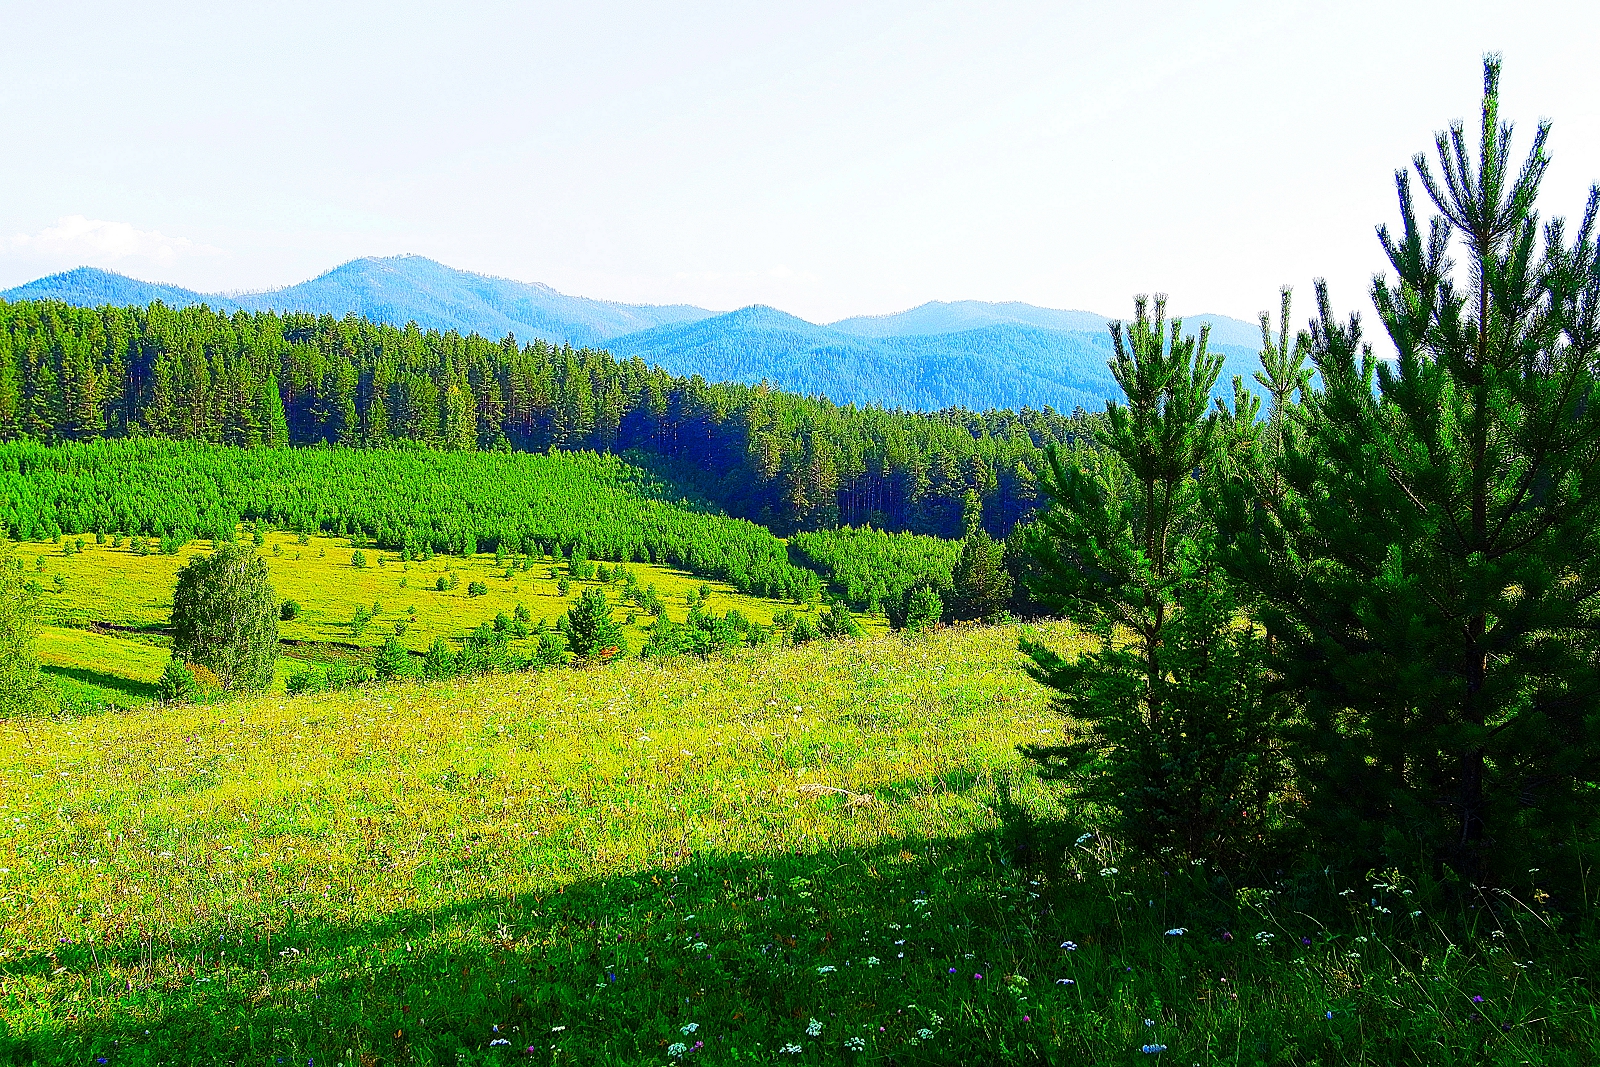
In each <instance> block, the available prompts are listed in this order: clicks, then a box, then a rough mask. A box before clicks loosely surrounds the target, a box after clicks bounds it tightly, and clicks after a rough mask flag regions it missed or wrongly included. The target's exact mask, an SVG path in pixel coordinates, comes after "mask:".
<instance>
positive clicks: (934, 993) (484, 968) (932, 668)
mask: <svg viewBox="0 0 1600 1067" xmlns="http://www.w3.org/2000/svg"><path fill="white" fill-rule="evenodd" d="M1050 634H1051V639H1052V640H1053V641H1055V642H1056V643H1058V644H1070V637H1069V635H1068V634H1066V633H1065V632H1064V631H1062V630H1061V629H1059V628H1056V629H1053V630H1051V631H1050ZM1016 637H1017V633H1016V630H1015V628H1013V627H990V628H977V629H969V628H955V629H951V630H945V631H941V632H939V633H937V634H935V635H933V636H932V637H930V638H921V639H915V640H911V639H906V638H903V637H901V636H899V635H882V636H877V637H872V638H868V639H865V640H862V641H855V642H844V643H834V642H819V643H816V644H813V645H807V646H804V647H801V648H770V647H769V648H764V649H756V650H749V651H746V652H743V653H740V654H738V655H736V656H733V657H731V658H725V659H717V660H712V661H697V660H690V661H682V662H675V663H672V664H669V665H665V666H663V665H658V664H654V663H649V662H644V661H627V662H624V663H621V664H617V665H613V666H610V667H606V668H596V669H589V670H583V671H544V672H535V673H528V674H519V675H511V676H497V677H491V678H485V679H477V680H473V681H470V682H460V683H452V684H443V685H432V686H427V685H420V684H414V683H413V684H403V685H396V686H391V687H382V686H379V687H370V688H366V689H361V690H353V691H346V692H342V693H338V694H332V695H322V696H318V697H316V698H295V699H289V700H285V699H283V698H281V697H267V698H261V699H255V700H250V701H239V702H234V703H230V704H225V705H200V706H177V707H160V706H151V707H149V708H147V709H145V710H139V711H132V712H126V713H123V714H118V715H106V716H98V717H93V718H88V719H79V720H72V721H52V722H38V723H35V724H33V725H32V726H31V727H30V729H29V733H28V735H27V736H26V737H25V736H24V735H23V732H22V731H21V730H20V729H19V728H18V727H17V725H16V724H13V725H10V726H8V727H7V728H6V733H5V735H4V736H5V743H4V749H3V755H0V1060H3V1061H5V1062H22V1063H30V1062H37V1063H41V1064H57V1063H61V1064H82V1063H94V1062H96V1059H95V1058H96V1057H101V1056H104V1057H107V1059H108V1061H109V1062H113V1063H126V1064H146V1063H151V1064H153V1063H169V1064H179V1063H223V1062H237V1063H262V1064H276V1063H279V1062H282V1063H307V1062H311V1063H315V1064H347V1065H355V1064H361V1065H374V1064H403V1063H417V1064H454V1063H504V1062H526V1061H529V1060H531V1061H533V1062H539V1063H550V1064H564V1063H572V1064H592V1063H616V1064H624V1063H626V1064H633V1063H667V1062H672V1061H675V1060H676V1059H677V1058H678V1057H677V1056H675V1055H674V1053H681V1056H682V1061H683V1062H700V1061H704V1062H709V1063H746V1062H756V1063H838V1062H858V1063H881V1064H888V1063H895V1064H915V1063H982V1062H1001V1061H1004V1062H1032V1063H1045V1062H1050V1063H1088V1062H1095V1063H1129V1062H1146V1063H1147V1062H1156V1060H1155V1059H1154V1056H1153V1054H1152V1055H1147V1054H1145V1053H1142V1052H1141V1051H1140V1049H1141V1048H1143V1047H1145V1046H1154V1045H1157V1044H1159V1045H1165V1046H1167V1049H1168V1051H1167V1052H1165V1053H1162V1054H1159V1056H1160V1059H1159V1062H1169V1061H1170V1062H1173V1063H1184V1064H1188V1063H1206V1064H1212V1063H1236V1062H1237V1063H1252V1064H1256V1063H1306V1064H1310V1063H1318V1064H1332V1063H1347V1062H1348V1063H1357V1062H1359V1063H1401V1062H1415V1063H1423V1062H1426V1063H1482V1062H1505V1063H1521V1062H1529V1063H1582V1062H1593V1060H1592V1057H1593V1056H1594V1054H1595V1053H1596V1052H1597V1051H1600V1025H1597V1023H1596V1021H1595V1016H1594V1014H1593V1007H1592V1003H1593V1002H1592V999H1591V994H1590V992H1589V991H1588V990H1587V989H1586V988H1585V987H1584V986H1583V985H1582V984H1581V983H1582V976H1583V975H1584V974H1585V973H1587V972H1588V971H1590V970H1592V961H1591V960H1589V959H1588V958H1587V953H1588V952H1589V950H1588V949H1580V950H1579V951H1567V952H1560V951H1557V952H1551V951H1550V949H1551V948H1552V947H1553V944H1555V943H1557V942H1559V941H1560V938H1559V937H1558V938H1554V939H1553V938H1552V937H1551V936H1550V933H1549V932H1548V931H1546V930H1545V929H1544V927H1543V925H1542V924H1543V923H1545V922H1546V921H1548V920H1547V919H1545V918H1543V917H1540V916H1536V915H1532V914H1531V913H1530V914H1528V915H1523V917H1522V918H1521V919H1520V920H1518V919H1509V920H1508V919H1505V918H1497V919H1494V920H1490V919H1488V918H1487V917H1486V918H1485V919H1484V920H1483V922H1482V924H1481V926H1480V928H1479V929H1477V930H1476V931H1473V932H1471V933H1469V934H1467V935H1465V936H1463V935H1462V933H1461V932H1460V926H1459V924H1453V923H1446V924H1444V925H1439V924H1436V922H1435V917H1434V916H1432V915H1431V914H1428V915H1419V916H1416V917H1411V916H1408V914H1407V913H1406V912H1405V911H1404V910H1402V909H1403V905H1402V904H1401V903H1400V902H1401V901H1405V900H1407V899H1408V898H1407V897H1406V896H1404V895H1402V893H1403V891H1402V889H1401V886H1399V885H1398V884H1392V883H1387V882H1386V883H1383V884H1382V886H1381V888H1375V887H1372V886H1368V885H1359V886H1355V887H1346V886H1338V885H1330V886H1326V887H1323V888H1324V890H1325V892H1326V898H1327V902H1331V903H1327V902H1324V905H1323V906H1322V907H1321V908H1319V909H1318V910H1316V911H1308V910H1307V906H1306V903H1305V900H1304V899H1303V894H1304V893H1305V892H1306V890H1305V888H1304V887H1301V888H1300V889H1295V888H1294V887H1288V886H1286V887H1284V888H1283V889H1282V890H1281V893H1282V896H1281V897H1280V896H1277V895H1275V891H1272V890H1253V891H1248V892H1240V893H1237V894H1236V893H1235V892H1234V891H1233V890H1232V889H1231V888H1229V887H1227V886H1218V885H1214V884H1211V883H1210V882H1209V881H1208V880H1207V879H1206V878H1205V877H1204V875H1203V873H1202V874H1199V875H1196V874H1192V873H1190V872H1188V871H1186V870H1177V871H1166V872H1163V869H1162V864H1161V862H1160V861H1159V858H1158V857H1137V856H1128V855H1118V854H1115V853H1114V852H1112V851H1109V850H1108V846H1106V845H1104V844H1103V843H1102V842H1101V841H1100V840H1099V839H1097V838H1093V837H1089V838H1085V839H1083V840H1081V841H1080V840H1078V839H1077V837H1076V836H1075V835H1076V834H1077V833H1078V832H1079V829H1080V828H1078V827H1067V828H1065V829H1062V830H1060V831H1059V832H1058V833H1057V834H1055V835H1054V836H1053V837H1040V836H1038V834H1039V831H1037V830H1035V831H1033V832H1032V833H1030V831H1029V827H1030V826H1031V825H1032V823H1031V821H1030V820H1032V819H1033V818H1035V817H1039V816H1044V815H1050V814H1052V813H1054V812H1055V808H1054V806H1053V804H1052V802H1051V801H1050V799H1049V797H1048V796H1047V795H1046V794H1045V793H1044V792H1043V791H1042V789H1041V788H1040V787H1039V786H1038V785H1037V784H1036V783H1034V782H1033V781H1032V780H1031V779H1030V778H1029V777H1028V772H1027V771H1026V770H1025V768H1024V766H1023V764H1022V761H1021V760H1020V758H1019V757H1018V756H1017V755H1016V753H1015V751H1014V746H1015V745H1016V744H1017V743H1018V742H1020V741H1023V740H1027V739H1030V738H1036V737H1038V736H1041V735H1043V734H1045V733H1051V732H1054V731H1055V730H1057V729H1058V727H1059V724H1058V721H1057V720H1056V719H1055V717H1054V715H1053V714H1052V713H1051V712H1050V711H1049V709H1048V706H1047V701H1046V699H1045V694H1044V692H1043V691H1042V690H1041V689H1040V688H1039V687H1038V686H1036V685H1035V684H1034V683H1033V682H1032V681H1030V680H1029V679H1028V678H1026V676H1025V675H1023V673H1022V672H1021V671H1020V670H1019V669H1018V667H1017V666H1016V661H1017V660H1016V656H1015V655H1014V650H1015V642H1016ZM1048 841H1056V843H1057V845H1058V846H1059V849H1060V850H1064V855H1063V854H1062V853H1061V852H1060V851H1059V850H1058V849H1057V848H1056V847H1054V846H1053V847H1051V848H1042V847H1041V843H1045V842H1048ZM1075 841H1076V842H1077V843H1076V844H1074V842H1075ZM1349 888H1354V889H1355V890H1356V892H1357V895H1356V896H1354V897H1340V896H1339V895H1338V891H1339V890H1343V889H1349ZM1312 891H1313V892H1314V891H1315V887H1313V890H1312ZM1297 893H1299V894H1301V896H1296V895H1295V894H1297ZM1369 894H1370V895H1372V896H1373V898H1374V899H1379V900H1381V901H1382V902H1383V903H1384V904H1385V905H1386V906H1387V905H1394V907H1393V908H1392V909H1389V910H1387V911H1386V912H1379V911H1377V910H1376V909H1375V908H1372V907H1369V906H1368V904H1367V898H1368V896H1369ZM1430 906H1431V905H1430ZM1313 915H1314V916H1315V917H1313ZM1179 927H1183V928H1185V930H1186V932H1185V933H1184V934H1182V935H1169V934H1168V933H1167V931H1169V930H1173V929H1176V928H1179ZM1447 928H1448V929H1449V930H1450V931H1451V932H1450V933H1449V934H1448V935H1447V934H1446V933H1444V930H1445V929H1447ZM1302 938H1304V939H1305V941H1304V942H1302V940H1301V939H1302ZM1065 944H1071V945H1073V946H1075V948H1073V949H1067V948H1064V947H1063V946H1064V945H1065ZM1530 960H1531V961H1534V962H1533V963H1531V964H1530V963H1529V962H1528V961H1530ZM1474 997H1482V998H1483V1000H1482V1001H1481V1002H1478V1001H1475V1000H1474V999H1473V998H1474ZM1328 1013H1331V1015H1330V1014H1328ZM497 1042H504V1044H497ZM675 1046H681V1047H675ZM530 1050H531V1051H530Z"/></svg>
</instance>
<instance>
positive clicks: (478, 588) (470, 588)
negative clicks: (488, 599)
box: [467, 582, 489, 596]
mask: <svg viewBox="0 0 1600 1067" xmlns="http://www.w3.org/2000/svg"><path fill="white" fill-rule="evenodd" d="M467 595H468V596H488V595H489V587H488V586H487V585H485V584H483V583H482V582H468V583H467Z"/></svg>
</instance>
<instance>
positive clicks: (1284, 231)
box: [0, 0, 1600, 322]
mask: <svg viewBox="0 0 1600 1067" xmlns="http://www.w3.org/2000/svg"><path fill="white" fill-rule="evenodd" d="M0 24H3V25H5V26H6V36H7V38H8V41H9V44H10V46H9V47H8V48H7V58H6V62H5V63H4V64H3V65H0V114H3V115H4V116H5V124H6V128H7V136H6V138H5V142H4V147H3V148H0V288H6V287H9V286H12V285H15V284H18V283H21V282H24V281H27V280H30V279H32V278H35V277H38V276H40V275H43V274H47V273H51V272H54V271H59V270H64V269H68V268H71V267H75V266H79V265H91V266H99V267H105V268H108V269H112V270H116V271H120V272H122V273H125V274H129V275H132V276H134V277H138V278H144V279H147V280H153V281H165V282H172V283H176V284H179V285H184V286H188V287H191V288H196V289H200V290H203V291H218V290H223V291H227V290H240V289H259V288H267V287H273V286H281V285H287V284H292V283H294V282H297V281H301V280H304V279H306V278H309V277H312V276H314V275H316V274H319V273H321V272H323V271H325V270H328V269H330V268H331V267H333V266H335V265H337V264H339V263H342V262H345V261H347V260H349V259H352V258H355V257H358V256H364V255H393V254H397V253H405V252H410V253H417V254H421V255H426V256H429V257H432V258H434V259H437V260H440V261H441V262H444V263H447V264H449V265H451V266H453V267H459V268H462V269H466V270H473V271H478V272H481V273H485V274H495V275H501V276H504V277H509V278H515V279H518V280H521V281H537V282H544V283H546V284H548V285H550V286H552V287H554V288H556V289H558V290H560V291H562V292H566V293H572V294H577V295H583V296H590V297H598V298H604V299H610V300H620V301H627V302H634V303H658V304H659V303H690V304H697V305H700V306H702V307H708V308H713V309H717V310H725V309H731V308H735V307H741V306H744V305H748V304H755V303H761V304H770V305H772V306H775V307H779V308H782V309H784V310H786V311H789V312H792V313H794V314H797V315H800V316H802V317H804V318H807V319H809V320H811V321H813V322H827V321H832V320H835V319H839V318H843V317H846V316H850V315H860V314H883V313H888V312H893V311H898V310H901V309H904V308H907V307H912V306H915V305H918V304H921V303H923V302H925V301H928V300H959V299H977V300H1022V301H1026V302H1028V303H1033V304H1038V305H1042V306H1045V307H1055V308H1080V309H1085V310H1091V311H1097V312H1100V313H1102V314H1109V315H1122V314H1127V313H1128V311H1129V310H1130V309H1131V298H1132V296H1133V295H1134V294H1135V293H1142V292H1160V291H1164V292H1167V293H1168V294H1170V302H1171V305H1172V308H1173V309H1174V310H1176V311H1188V312H1190V313H1195V312H1201V311H1208V312H1215V313H1220V314H1228V315H1234V316H1237V317H1240V318H1245V319H1253V318H1254V317H1255V314H1256V313H1257V312H1258V311H1260V310H1263V309H1266V308H1268V307H1275V306H1276V303H1277V298H1276V293H1277V289H1278V287H1279V286H1280V285H1282V284H1286V283H1287V284H1292V285H1294V286H1295V287H1296V290H1297V292H1298V293H1299V294H1300V297H1299V304H1298V305H1297V314H1296V318H1297V320H1303V319H1304V318H1305V317H1306V316H1307V314H1309V311H1310V282H1311V279H1312V278H1313V277H1326V278H1327V279H1328V280H1329V282H1330V285H1331V286H1332V290H1333V296H1334V301H1335V304H1336V305H1337V306H1338V307H1339V308H1341V309H1344V310H1363V309H1368V308H1370V303H1369V301H1368V299H1367V297H1366V291H1367V288H1368V286H1369V284H1370V278H1371V276H1372V274H1373V272H1374V271H1376V270H1379V269H1381V268H1382V267H1383V265H1384V264H1383V262H1382V254H1381V251H1380V249H1379V246H1378V243H1377V240H1376V238H1375V237H1374V227H1375V226H1376V225H1377V224H1378V223H1380V222H1392V221H1393V220H1394V219H1395V218H1396V215H1397V213H1396V209H1395V201H1394V179H1393V173H1394V170H1395V168H1397V167H1400V166H1404V165H1406V163H1407V161H1408V160H1409V159H1410V157H1411V156H1412V155H1413V154H1415V153H1416V152H1418V151H1420V150H1424V149H1428V148H1430V146H1431V144H1432V136H1433V133H1434V131H1436V130H1439V129H1441V128H1443V127H1445V126H1446V125H1447V124H1448V123H1449V122H1450V121H1451V120H1453V119H1457V118H1465V119H1467V120H1468V122H1469V125H1470V124H1471V123H1473V122H1475V119H1476V115H1477V107H1478V100H1479V91H1480V85H1481V56H1482V54H1483V53H1484V52H1486V51H1491V50H1495V51H1499V52H1501V53H1502V54H1503V55H1504V58H1505V74H1504V81H1503V86H1502V89H1503V91H1502V100H1503V104H1502V114H1503V115H1504V116H1506V117H1508V118H1510V119H1512V120H1513V121H1514V122H1516V124H1517V131H1518V139H1517V142H1516V143H1517V146H1518V148H1519V150H1520V149H1522V148H1525V147H1526V145H1527V144H1528V140H1529V138H1530V137H1531V134H1532V132H1533V129H1534V125H1535V123H1536V121H1537V120H1538V119H1540V118H1542V117H1550V118H1552V119H1554V121H1555V128H1554V131H1553V134H1552V139H1551V145H1550V146H1551V154H1552V156H1553V160H1554V161H1553V163H1552V165H1551V168H1550V171H1549V176H1548V178H1547V180H1546V183H1545V194H1544V196H1543V198H1542V206H1543V210H1544V212H1545V213H1546V214H1565V215H1571V216H1578V215H1580V214H1581V212H1582V208H1583V200H1584V196H1585V193H1586V191H1587V189H1588V187H1589V185H1590V184H1591V183H1593V182H1595V181H1600V63H1597V62H1596V56H1595V52H1596V49H1597V47H1600V4H1594V3H1583V4H1580V3H1553V2H1540V0H1519V2H1518V3H1517V4H1515V5H1511V4H1507V3H1505V2H1504V0H1500V2H1497V3H1481V2H1476V0H1451V2H1445V3H1440V2H1431V0H1430V2H1406V0H1387V2H1383V3H1368V2H1365V0H1344V2H1338V3H1295V2H1293V0H1276V2H1270V3H1245V2H1241V3H1223V2H1213V3H1140V2H1125V3H1119V4H1105V3H1059V2H1058V3H1004V2H996V0H988V2H984V3H937V2H920V3H873V2H870V0H852V2H845V3H833V2H831V0H809V2H806V3H788V2H782V0H763V2H750V3H715V2H700V3H663V2H654V3H642V2H631V3H630V2H607V0H588V2H585V3H582V4H579V3H567V4H546V3H526V2H523V3H474V2H462V0H456V2H452V3H448V4H443V3H439V4H419V3H406V2H402V0H389V2H385V3H373V4H367V3H338V2H330V0H318V2H314V3H296V2H283V3H273V4H259V3H248V4H246V3H230V2H222V0H219V2H213V3H208V4H172V3H159V2H150V3H141V4H137V5H135V4H125V3H90V2H73V0H54V2H52V3H50V4H38V3H24V2H19V0H0Z"/></svg>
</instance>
